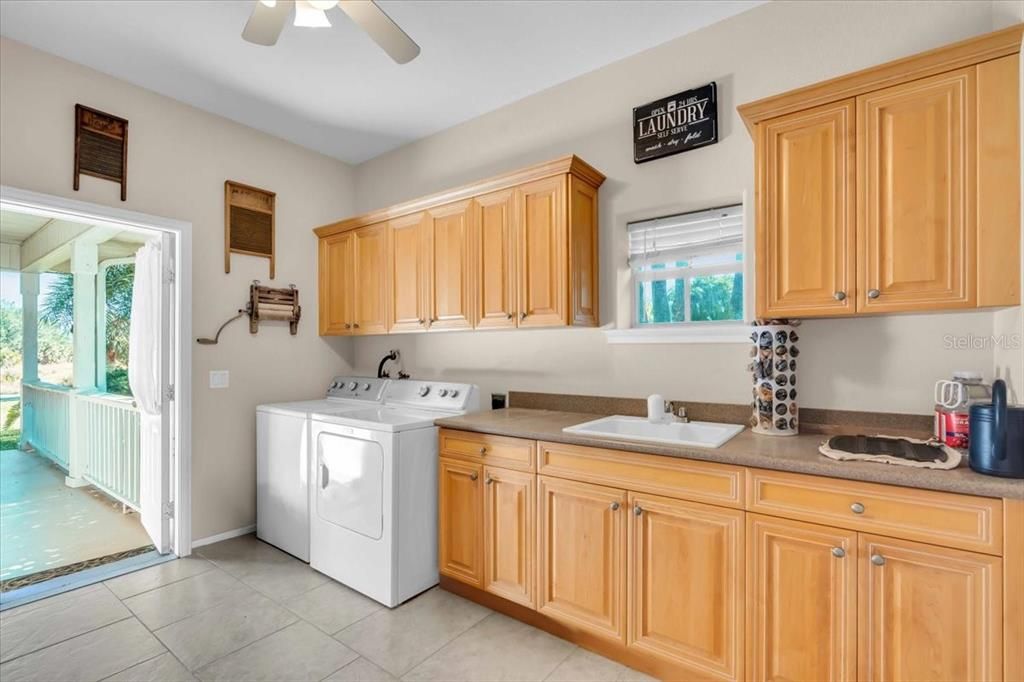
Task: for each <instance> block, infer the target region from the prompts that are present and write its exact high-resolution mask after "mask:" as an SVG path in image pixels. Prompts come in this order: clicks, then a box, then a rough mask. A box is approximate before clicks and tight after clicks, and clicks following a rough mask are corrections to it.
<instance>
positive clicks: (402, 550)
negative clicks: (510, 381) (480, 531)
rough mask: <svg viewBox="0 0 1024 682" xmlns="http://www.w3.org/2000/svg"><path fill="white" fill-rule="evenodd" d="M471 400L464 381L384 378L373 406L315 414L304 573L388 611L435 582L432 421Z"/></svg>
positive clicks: (472, 405) (474, 403)
mask: <svg viewBox="0 0 1024 682" xmlns="http://www.w3.org/2000/svg"><path fill="white" fill-rule="evenodd" d="M479 403H480V398H479V389H477V387H476V386H472V385H469V384H452V383H447V382H422V381H413V380H409V381H392V382H390V383H389V384H388V385H387V386H386V387H385V389H384V404H383V405H381V406H378V407H373V408H366V409H360V410H338V411H334V412H320V413H313V414H312V416H311V440H310V443H311V445H312V449H313V452H314V453H315V456H314V463H315V469H316V472H315V474H314V476H313V477H312V479H311V480H313V482H314V485H313V486H312V487H311V489H310V512H311V518H310V538H311V542H310V566H312V567H313V568H314V569H316V570H318V571H320V572H321V573H325V574H326V575H328V576H330V577H332V578H334V579H335V580H337V581H338V582H340V583H343V584H344V585H347V586H348V587H351V588H352V589H354V590H357V591H359V592H362V593H363V594H365V595H366V596H368V597H370V598H371V599H375V600H376V601H378V602H380V603H382V604H384V605H385V606H389V607H390V606H397V605H398V604H401V603H402V602H404V601H406V600H407V599H409V598H411V597H414V596H416V595H417V594H419V593H420V592H422V591H424V590H426V589H428V588H430V587H432V586H434V585H436V584H437V582H438V572H437V427H436V426H434V420H435V419H438V418H441V417H447V416H452V415H458V414H463V413H465V412H472V411H475V410H477V409H479Z"/></svg>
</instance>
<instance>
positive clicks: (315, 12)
mask: <svg viewBox="0 0 1024 682" xmlns="http://www.w3.org/2000/svg"><path fill="white" fill-rule="evenodd" d="M294 25H295V26H299V27H301V28H330V27H331V22H330V21H329V20H328V19H327V15H326V14H325V13H324V11H323V10H322V9H317V8H316V7H314V6H313V4H312V3H311V2H309V0H295V22H294Z"/></svg>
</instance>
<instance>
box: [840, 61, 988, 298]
mask: <svg viewBox="0 0 1024 682" xmlns="http://www.w3.org/2000/svg"><path fill="white" fill-rule="evenodd" d="M975 92H976V88H975V68H974V67H969V68H967V69H960V70H957V71H952V72H950V73H946V74H941V75H939V76H934V77H932V78H926V79H923V80H919V81H911V82H909V83H902V84H900V85H897V86H895V87H892V88H886V89H885V90H879V91H877V92H872V93H870V94H867V95H862V96H860V97H858V98H857V161H858V167H859V169H860V173H859V177H858V182H857V187H858V192H857V198H858V204H859V209H860V210H859V211H858V221H857V242H858V244H859V246H860V254H859V260H860V261H861V263H862V264H863V265H862V267H861V269H860V272H859V282H858V290H857V308H858V309H859V310H862V311H864V312H871V311H878V312H893V311H903V310H933V309H938V308H963V307H968V306H973V305H974V304H975V302H976V300H977V297H976V287H975V279H974V278H975V269H976V267H977V264H976V262H975V238H976V232H977V230H976V222H975V214H974V211H973V210H972V209H973V206H974V193H973V189H972V187H971V186H970V179H971V178H976V177H977V171H976V167H975V153H976V150H975V144H974V130H975V108H976V106H977V99H976V97H975Z"/></svg>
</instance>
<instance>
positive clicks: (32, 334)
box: [18, 272, 39, 448]
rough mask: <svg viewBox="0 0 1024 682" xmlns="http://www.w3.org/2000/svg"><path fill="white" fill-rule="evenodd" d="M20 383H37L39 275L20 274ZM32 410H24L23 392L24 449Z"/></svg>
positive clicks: (27, 438) (22, 429) (31, 273)
mask: <svg viewBox="0 0 1024 682" xmlns="http://www.w3.org/2000/svg"><path fill="white" fill-rule="evenodd" d="M20 288H21V383H22V384H31V383H35V382H37V381H39V273H38V272H23V273H21V287H20ZM32 417H33V414H32V410H29V409H26V406H25V392H24V391H22V398H21V438H20V442H19V444H18V447H20V448H24V447H25V443H26V442H27V441H28V440H29V436H30V435H31V433H32V427H33V420H32Z"/></svg>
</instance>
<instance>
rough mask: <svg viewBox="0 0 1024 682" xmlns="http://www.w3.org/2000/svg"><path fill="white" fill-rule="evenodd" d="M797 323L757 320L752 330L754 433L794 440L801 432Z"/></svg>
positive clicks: (751, 425)
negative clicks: (798, 394) (798, 405)
mask: <svg viewBox="0 0 1024 682" xmlns="http://www.w3.org/2000/svg"><path fill="white" fill-rule="evenodd" d="M799 323H800V322H799V320H792V321H790V320H757V321H755V322H754V325H753V326H752V327H751V332H750V340H751V342H752V344H753V347H752V348H751V351H750V357H751V362H750V365H749V366H748V369H749V370H750V373H751V376H752V377H753V397H754V402H753V409H754V414H753V417H752V418H751V421H750V427H751V430H753V431H754V433H760V434H765V435H769V436H795V435H796V434H798V433H799V432H800V420H799V416H798V414H797V357H798V356H799V355H800V348H799V347H798V345H797V342H798V341H799V340H800V334H799V332H797V329H796V327H797V325H799Z"/></svg>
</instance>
